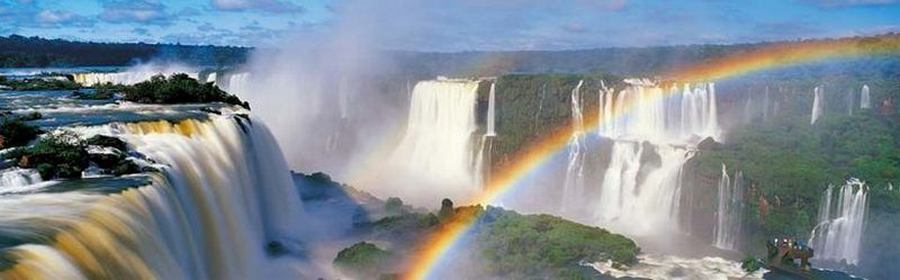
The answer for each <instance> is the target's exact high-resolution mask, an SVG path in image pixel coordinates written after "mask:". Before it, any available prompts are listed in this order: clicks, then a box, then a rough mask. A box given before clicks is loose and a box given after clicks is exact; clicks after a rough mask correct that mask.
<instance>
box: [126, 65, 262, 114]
mask: <svg viewBox="0 0 900 280" xmlns="http://www.w3.org/2000/svg"><path fill="white" fill-rule="evenodd" d="M123 91H124V93H125V100H128V101H132V102H137V103H153V104H181V103H209V102H224V103H227V104H231V105H238V106H243V107H244V108H247V109H250V104H249V103H247V102H242V101H241V100H240V99H238V98H237V96H234V95H231V94H228V93H227V92H225V91H223V90H221V89H219V87H217V86H215V85H213V84H212V83H200V82H198V81H197V80H196V79H194V78H191V77H189V76H188V75H187V74H183V73H182V74H174V75H172V76H169V77H168V78H166V77H165V76H164V75H156V76H153V77H152V78H150V80H147V81H143V82H140V83H137V84H134V85H132V86H127V87H125V88H124V89H123Z"/></svg>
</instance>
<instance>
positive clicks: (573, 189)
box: [560, 81, 585, 214]
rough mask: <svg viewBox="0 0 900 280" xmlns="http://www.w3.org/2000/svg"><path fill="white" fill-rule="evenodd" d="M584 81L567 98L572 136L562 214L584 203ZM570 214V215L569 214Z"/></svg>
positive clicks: (579, 82)
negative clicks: (569, 106)
mask: <svg viewBox="0 0 900 280" xmlns="http://www.w3.org/2000/svg"><path fill="white" fill-rule="evenodd" d="M582 85H584V81H578V85H576V86H575V88H574V89H572V94H571V95H570V97H569V100H570V102H571V112H572V113H571V114H572V124H571V125H572V136H571V138H570V139H569V147H568V150H569V157H568V161H567V163H566V178H565V182H564V183H563V204H562V208H561V209H560V210H561V211H562V212H563V213H567V212H572V211H573V210H574V209H577V208H580V207H581V206H582V205H583V204H584V201H583V200H582V195H583V194H584V183H585V182H584V158H585V155H584V152H585V151H584V148H585V144H584V141H585V139H584V137H585V132H584V113H583V111H584V108H583V107H582V104H583V103H584V102H583V101H582V99H583V98H582V95H581V86H582ZM570 214H571V213H570Z"/></svg>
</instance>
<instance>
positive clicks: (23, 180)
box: [0, 167, 43, 194]
mask: <svg viewBox="0 0 900 280" xmlns="http://www.w3.org/2000/svg"><path fill="white" fill-rule="evenodd" d="M42 182H43V180H42V179H41V174H39V173H38V172H37V170H34V169H21V168H17V167H13V168H10V169H6V170H3V172H2V173H0V194H7V193H18V192H25V191H29V190H32V189H35V188H39V187H40V186H38V184H40V183H42Z"/></svg>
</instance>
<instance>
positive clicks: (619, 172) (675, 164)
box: [595, 141, 693, 235]
mask: <svg viewBox="0 0 900 280" xmlns="http://www.w3.org/2000/svg"><path fill="white" fill-rule="evenodd" d="M644 143H645V144H646V145H645V144H641V143H635V142H628V141H615V142H614V143H613V147H612V153H611V155H610V162H609V166H608V167H607V169H606V171H605V173H604V176H603V179H602V182H601V193H600V199H599V200H598V201H597V202H596V203H595V205H596V206H595V207H596V208H595V213H596V215H597V219H598V221H599V224H600V225H603V226H608V227H611V228H614V229H616V230H620V231H624V232H627V233H631V234H635V235H649V234H655V233H659V232H670V231H672V230H676V229H677V228H678V226H679V225H678V223H677V219H678V217H679V213H680V205H679V203H678V201H679V198H680V196H681V176H682V167H683V166H684V164H685V163H686V162H687V160H688V159H690V158H691V156H693V152H692V151H689V150H687V149H684V148H677V147H672V146H668V145H658V146H657V145H652V144H649V142H644ZM648 156H653V157H658V159H659V161H658V162H654V163H653V164H651V163H648V162H644V160H643V159H645V158H647V157H648Z"/></svg>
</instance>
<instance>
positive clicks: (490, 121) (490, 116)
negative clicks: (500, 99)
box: [484, 83, 497, 136]
mask: <svg viewBox="0 0 900 280" xmlns="http://www.w3.org/2000/svg"><path fill="white" fill-rule="evenodd" d="M495 86H496V84H495V83H491V90H490V93H488V111H487V120H486V122H487V124H486V126H487V130H486V131H487V132H485V135H484V136H496V135H497V129H496V128H494V125H495V120H494V119H495V118H496V114H497V113H496V108H495V107H494V106H496V105H495V104H494V99H495V93H494V92H495Z"/></svg>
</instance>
